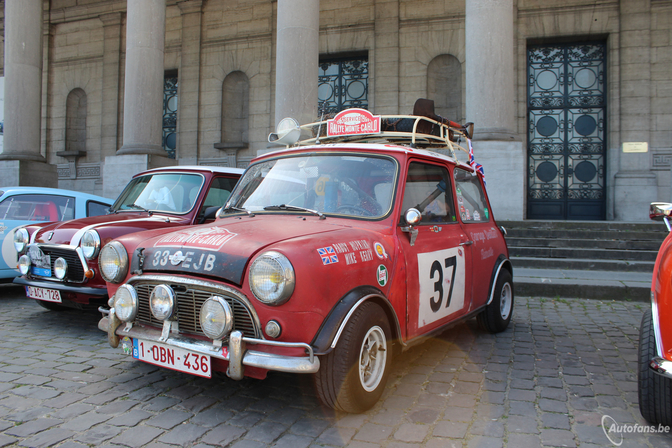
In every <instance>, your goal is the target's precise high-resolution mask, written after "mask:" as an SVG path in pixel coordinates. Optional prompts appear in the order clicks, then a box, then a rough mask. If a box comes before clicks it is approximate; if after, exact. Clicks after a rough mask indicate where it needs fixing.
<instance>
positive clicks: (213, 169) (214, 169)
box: [133, 165, 245, 177]
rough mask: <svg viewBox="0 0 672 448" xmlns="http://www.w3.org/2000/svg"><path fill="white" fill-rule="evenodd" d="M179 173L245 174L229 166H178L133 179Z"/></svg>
mask: <svg viewBox="0 0 672 448" xmlns="http://www.w3.org/2000/svg"><path fill="white" fill-rule="evenodd" d="M165 171H171V172H177V171H198V172H201V173H202V172H210V173H218V174H243V173H244V172H245V170H244V169H242V168H232V167H228V166H211V165H176V166H164V167H161V168H153V169H151V170H147V171H142V172H141V173H138V174H136V175H135V176H133V177H137V176H140V175H143V174H147V173H155V172H165Z"/></svg>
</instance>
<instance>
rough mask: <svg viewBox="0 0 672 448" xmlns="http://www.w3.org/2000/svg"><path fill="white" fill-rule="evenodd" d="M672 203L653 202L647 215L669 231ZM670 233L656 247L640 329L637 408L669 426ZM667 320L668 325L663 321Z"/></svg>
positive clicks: (671, 399) (671, 338) (671, 420)
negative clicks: (656, 254) (647, 307)
mask: <svg viewBox="0 0 672 448" xmlns="http://www.w3.org/2000/svg"><path fill="white" fill-rule="evenodd" d="M671 215H672V204H668V203H663V202H654V203H652V204H651V208H650V211H649V216H650V218H651V219H654V220H664V221H665V224H666V225H667V229H668V230H671V231H672V224H671V223H670V216H671ZM671 312H672V233H670V234H669V235H668V236H667V238H665V241H663V244H662V245H661V246H660V249H659V250H658V257H657V258H656V264H655V266H654V268H653V281H652V284H651V309H650V310H646V311H645V312H644V315H643V316H642V325H641V327H640V329H639V354H638V355H639V356H638V360H639V370H638V373H639V375H638V392H639V410H640V412H641V413H642V416H643V417H644V418H645V419H646V420H648V421H649V422H651V423H654V424H662V425H664V426H672V326H671V325H670V324H669V320H668V319H669V318H668V317H667V316H669V315H670V313H671ZM666 322H667V324H666Z"/></svg>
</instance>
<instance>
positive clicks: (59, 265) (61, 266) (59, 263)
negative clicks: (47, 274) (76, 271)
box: [54, 257, 68, 280]
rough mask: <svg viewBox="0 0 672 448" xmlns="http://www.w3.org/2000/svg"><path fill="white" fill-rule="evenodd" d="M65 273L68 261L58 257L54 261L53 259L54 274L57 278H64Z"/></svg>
mask: <svg viewBox="0 0 672 448" xmlns="http://www.w3.org/2000/svg"><path fill="white" fill-rule="evenodd" d="M67 273H68V262H67V261H65V258H61V257H58V258H57V259H56V261H54V275H55V276H56V278H57V279H59V280H63V279H64V278H65V274H67Z"/></svg>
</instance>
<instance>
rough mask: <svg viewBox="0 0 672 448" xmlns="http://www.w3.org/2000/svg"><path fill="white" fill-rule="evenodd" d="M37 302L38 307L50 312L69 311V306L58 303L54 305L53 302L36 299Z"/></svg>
mask: <svg viewBox="0 0 672 448" xmlns="http://www.w3.org/2000/svg"><path fill="white" fill-rule="evenodd" d="M35 301H36V302H37V303H38V305H40V306H41V307H42V308H45V309H47V310H49V311H65V310H67V309H68V307H67V306H63V305H59V304H57V303H53V302H45V301H44V300H37V299H35Z"/></svg>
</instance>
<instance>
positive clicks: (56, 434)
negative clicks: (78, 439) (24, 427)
mask: <svg viewBox="0 0 672 448" xmlns="http://www.w3.org/2000/svg"><path fill="white" fill-rule="evenodd" d="M73 435H74V433H73V432H72V431H68V430H67V429H63V428H53V429H49V430H47V431H42V432H41V433H39V434H36V435H34V436H32V437H30V438H29V439H27V440H24V441H23V442H21V445H24V446H29V447H31V448H32V447H36V448H41V447H45V446H52V445H56V444H57V443H58V442H61V441H63V440H65V439H67V438H70V437H72V436H73Z"/></svg>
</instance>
